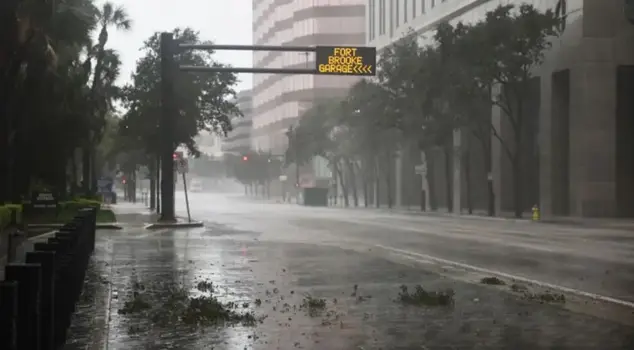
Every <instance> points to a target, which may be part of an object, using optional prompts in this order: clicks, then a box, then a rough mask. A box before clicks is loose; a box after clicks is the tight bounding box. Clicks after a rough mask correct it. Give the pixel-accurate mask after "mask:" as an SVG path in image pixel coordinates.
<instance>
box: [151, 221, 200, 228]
mask: <svg viewBox="0 0 634 350" xmlns="http://www.w3.org/2000/svg"><path fill="white" fill-rule="evenodd" d="M198 227H205V224H204V223H203V222H202V221H192V222H155V223H151V224H147V225H145V227H144V228H145V229H146V230H158V229H164V228H171V229H181V228H182V229H185V228H198Z"/></svg>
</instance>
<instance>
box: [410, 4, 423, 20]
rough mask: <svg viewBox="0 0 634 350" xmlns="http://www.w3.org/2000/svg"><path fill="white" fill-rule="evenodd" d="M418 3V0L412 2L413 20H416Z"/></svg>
mask: <svg viewBox="0 0 634 350" xmlns="http://www.w3.org/2000/svg"><path fill="white" fill-rule="evenodd" d="M423 1H424V0H423ZM417 2H418V0H413V1H412V18H416V3H417Z"/></svg>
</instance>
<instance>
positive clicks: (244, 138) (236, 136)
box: [222, 90, 253, 153]
mask: <svg viewBox="0 0 634 350" xmlns="http://www.w3.org/2000/svg"><path fill="white" fill-rule="evenodd" d="M235 102H236V106H237V107H238V108H239V109H240V112H242V116H241V117H237V116H236V117H233V118H232V119H231V125H232V126H233V130H232V131H231V132H230V133H229V135H227V137H226V138H225V139H224V140H223V142H222V151H223V152H225V153H245V152H247V151H249V150H251V131H252V124H253V95H252V93H251V90H243V91H240V92H238V94H237V97H236V101H235Z"/></svg>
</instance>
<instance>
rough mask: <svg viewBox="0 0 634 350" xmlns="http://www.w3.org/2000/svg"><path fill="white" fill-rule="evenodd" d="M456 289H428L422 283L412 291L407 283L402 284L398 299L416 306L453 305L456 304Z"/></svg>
mask: <svg viewBox="0 0 634 350" xmlns="http://www.w3.org/2000/svg"><path fill="white" fill-rule="evenodd" d="M454 294H455V293H454V291H453V290H452V289H447V290H445V291H426V290H425V289H424V288H423V287H422V286H421V285H420V284H419V285H417V286H416V288H415V290H414V292H412V293H410V292H409V290H408V288H407V286H406V285H402V286H401V291H400V292H399V294H398V301H400V302H401V303H403V304H405V305H415V306H451V305H453V304H454Z"/></svg>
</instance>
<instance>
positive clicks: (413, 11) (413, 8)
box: [406, 0, 418, 18]
mask: <svg viewBox="0 0 634 350" xmlns="http://www.w3.org/2000/svg"><path fill="white" fill-rule="evenodd" d="M406 1H407V0H406ZM417 2H418V0H412V18H416V15H417V13H416V3H417Z"/></svg>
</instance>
